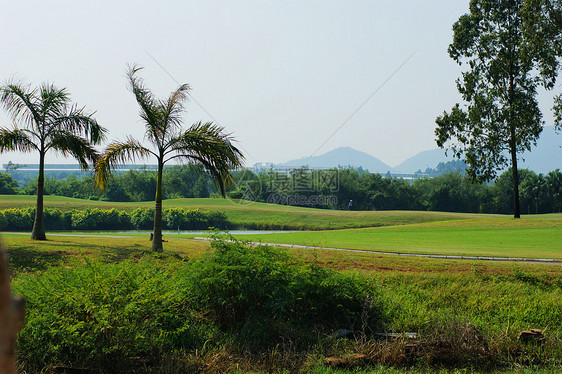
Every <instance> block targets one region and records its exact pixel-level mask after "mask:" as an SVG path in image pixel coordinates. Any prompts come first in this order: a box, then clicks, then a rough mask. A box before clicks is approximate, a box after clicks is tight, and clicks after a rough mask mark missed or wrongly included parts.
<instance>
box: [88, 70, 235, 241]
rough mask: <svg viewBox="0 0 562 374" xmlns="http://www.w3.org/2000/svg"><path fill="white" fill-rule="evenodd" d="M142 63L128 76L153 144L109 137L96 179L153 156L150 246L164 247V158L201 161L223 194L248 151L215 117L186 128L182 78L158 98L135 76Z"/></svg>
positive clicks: (99, 180)
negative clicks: (241, 148)
mask: <svg viewBox="0 0 562 374" xmlns="http://www.w3.org/2000/svg"><path fill="white" fill-rule="evenodd" d="M141 69H142V68H141V67H138V66H136V65H133V66H131V67H129V70H128V72H127V79H128V81H129V82H128V83H129V85H130V89H131V91H132V92H133V94H134V95H135V99H136V100H137V103H138V104H139V106H140V117H141V118H142V120H143V122H144V125H145V128H146V136H145V138H146V139H147V140H148V141H149V142H150V143H151V144H152V145H153V146H154V150H152V149H149V148H146V147H145V146H143V145H142V144H141V143H140V142H139V141H138V140H136V139H133V138H131V137H129V138H127V140H126V141H122V142H121V141H115V142H113V143H111V144H110V145H109V146H108V147H107V149H106V150H105V152H104V154H103V155H102V156H101V157H100V159H99V161H98V162H97V163H96V166H95V170H96V181H97V184H98V185H99V186H100V188H102V189H103V188H104V187H105V184H106V182H107V180H108V178H109V176H110V172H111V169H113V168H114V167H115V166H116V165H118V164H123V163H125V162H127V161H134V160H135V159H136V158H148V157H155V158H156V161H157V163H158V174H157V177H156V196H155V210H154V231H153V239H152V250H153V251H155V252H162V250H163V248H162V171H163V169H164V164H165V163H167V162H168V161H170V160H173V159H179V160H183V161H187V162H190V163H193V164H199V165H202V166H203V167H204V168H205V169H206V170H207V172H209V174H210V175H211V177H212V179H213V181H214V182H215V183H216V184H217V185H218V187H219V188H220V191H221V193H222V195H223V196H225V186H226V185H227V184H228V183H230V182H231V181H232V175H231V173H230V171H231V170H232V169H234V168H237V167H239V166H241V165H242V160H243V159H244V157H243V156H242V153H241V152H240V151H239V150H238V148H236V147H235V146H234V145H233V141H234V140H233V138H232V137H231V136H230V135H229V134H224V132H223V131H224V129H223V128H222V127H220V126H217V125H215V124H213V123H201V122H199V123H196V124H194V125H192V126H191V127H190V128H189V129H187V130H185V131H184V130H182V128H181V124H182V120H181V114H182V112H183V103H184V102H185V101H186V100H187V93H188V91H189V86H188V85H186V84H184V85H181V86H180V87H179V88H178V89H176V90H175V91H174V92H172V93H171V95H170V97H169V98H168V99H166V100H158V99H156V98H155V97H154V95H153V93H152V92H151V91H150V90H148V89H146V88H145V87H144V85H143V81H142V79H140V78H139V77H138V76H137V72H138V71H139V70H141Z"/></svg>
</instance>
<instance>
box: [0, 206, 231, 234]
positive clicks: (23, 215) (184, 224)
mask: <svg viewBox="0 0 562 374" xmlns="http://www.w3.org/2000/svg"><path fill="white" fill-rule="evenodd" d="M34 217H35V208H25V209H5V210H2V211H0V229H1V230H4V231H29V230H31V228H32V226H33V219H34ZM44 222H45V229H47V230H133V229H137V230H151V229H152V228H153V227H154V209H153V208H137V209H135V210H134V211H133V212H132V213H127V212H125V211H121V210H117V209H115V208H112V209H98V208H94V209H87V210H71V211H66V212H64V213H63V212H61V211H60V210H59V209H45V210H44ZM162 223H163V227H164V228H165V229H168V230H176V229H177V228H178V227H179V228H180V229H182V230H208V229H209V228H210V227H215V228H220V229H228V228H230V226H231V224H230V222H229V221H228V219H227V218H226V215H225V214H224V213H222V212H216V211H209V212H202V211H200V210H198V209H193V210H185V209H181V208H171V209H165V210H164V211H163V216H162Z"/></svg>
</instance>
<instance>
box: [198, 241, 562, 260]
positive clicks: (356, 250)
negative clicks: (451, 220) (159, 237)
mask: <svg viewBox="0 0 562 374" xmlns="http://www.w3.org/2000/svg"><path fill="white" fill-rule="evenodd" d="M193 239H196V240H206V241H210V240H212V239H211V238H206V237H195V238H193ZM228 241H230V240H228ZM248 243H249V244H252V245H270V246H277V247H286V248H296V249H326V250H329V251H344V252H360V253H370V254H379V255H393V256H406V257H425V258H440V259H449V260H478V261H512V262H513V261H515V262H538V263H547V264H562V259H554V258H524V257H486V256H452V255H431V254H424V253H401V252H383V251H366V250H364V249H349V248H330V247H315V246H310V245H298V244H279V243H262V242H248Z"/></svg>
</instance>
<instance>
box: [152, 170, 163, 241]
mask: <svg viewBox="0 0 562 374" xmlns="http://www.w3.org/2000/svg"><path fill="white" fill-rule="evenodd" d="M163 169H164V164H163V163H162V162H161V161H160V160H158V176H157V177H156V197H155V201H156V204H155V207H154V229H153V231H152V232H153V233H154V237H153V238H152V251H154V252H163V251H164V247H163V246H162V171H163Z"/></svg>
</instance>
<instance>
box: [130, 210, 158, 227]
mask: <svg viewBox="0 0 562 374" xmlns="http://www.w3.org/2000/svg"><path fill="white" fill-rule="evenodd" d="M131 223H132V224H133V226H134V227H135V228H136V229H137V230H151V229H152V228H153V227H154V208H137V209H135V210H133V212H132V213H131Z"/></svg>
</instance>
